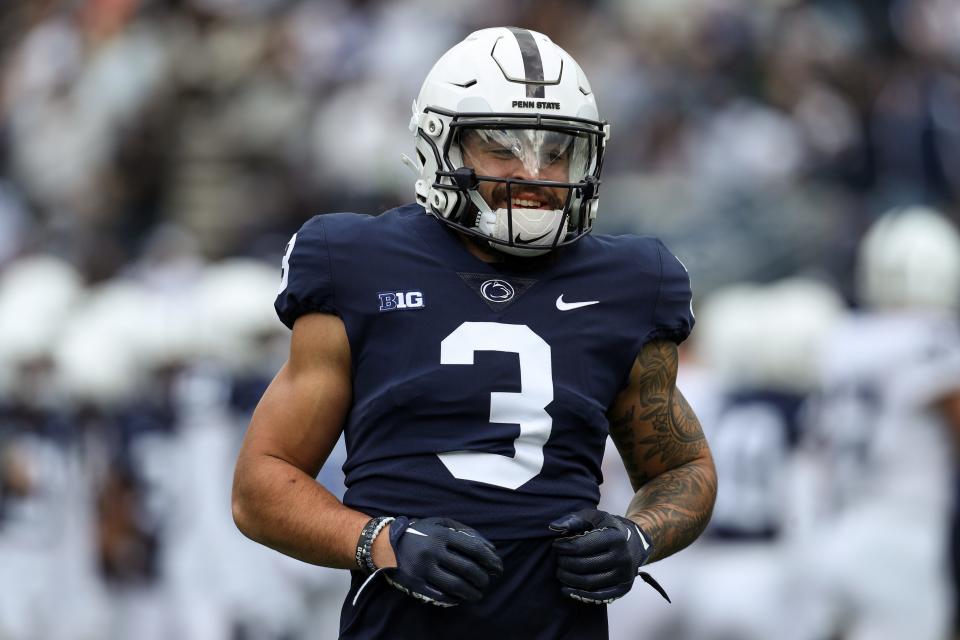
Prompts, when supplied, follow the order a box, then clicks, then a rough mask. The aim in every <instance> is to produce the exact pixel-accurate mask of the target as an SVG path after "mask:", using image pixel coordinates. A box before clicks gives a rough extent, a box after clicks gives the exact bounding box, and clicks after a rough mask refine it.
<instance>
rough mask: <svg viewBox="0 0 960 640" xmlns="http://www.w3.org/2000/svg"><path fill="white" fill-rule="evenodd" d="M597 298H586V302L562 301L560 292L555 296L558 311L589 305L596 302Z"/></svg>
mask: <svg viewBox="0 0 960 640" xmlns="http://www.w3.org/2000/svg"><path fill="white" fill-rule="evenodd" d="M598 302H600V301H599V300H587V301H586V302H564V301H563V294H562V293H561V294H560V297H559V298H557V309H560V311H572V310H574V309H579V308H580V307H589V306H590V305H592V304H597V303H598Z"/></svg>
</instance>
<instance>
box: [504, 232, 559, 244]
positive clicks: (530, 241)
mask: <svg viewBox="0 0 960 640" xmlns="http://www.w3.org/2000/svg"><path fill="white" fill-rule="evenodd" d="M548 235H550V232H549V231H547V232H546V233H545V234H543V235H540V236H537V237H536V238H526V239H524V238H521V237H520V234H519V233H518V234H517V237H516V238H514V239H513V243H514V244H533V243H534V242H536V241H537V240H539V239H540V238H546V237H547V236H548Z"/></svg>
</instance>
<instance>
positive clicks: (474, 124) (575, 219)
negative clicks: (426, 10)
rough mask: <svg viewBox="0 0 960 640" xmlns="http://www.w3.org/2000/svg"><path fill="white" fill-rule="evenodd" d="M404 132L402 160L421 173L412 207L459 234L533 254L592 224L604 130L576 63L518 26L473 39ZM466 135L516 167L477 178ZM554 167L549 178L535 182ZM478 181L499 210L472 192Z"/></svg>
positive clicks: (444, 61) (445, 66) (438, 77)
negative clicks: (410, 137) (412, 140)
mask: <svg viewBox="0 0 960 640" xmlns="http://www.w3.org/2000/svg"><path fill="white" fill-rule="evenodd" d="M410 130H411V132H413V134H414V135H415V136H416V149H417V154H416V155H417V158H416V159H415V160H410V159H409V158H405V160H406V161H407V162H408V163H409V164H410V165H411V166H412V167H413V168H414V170H415V171H416V172H417V174H418V180H417V181H416V184H415V190H416V198H417V202H418V203H420V204H421V205H423V206H424V208H425V209H426V210H427V211H428V212H430V213H432V214H433V215H435V216H437V218H438V219H440V220H441V221H443V222H445V223H446V224H447V225H449V226H451V227H453V228H455V229H457V230H459V231H460V232H462V233H466V234H469V235H472V236H476V237H479V238H482V239H484V240H486V241H487V242H488V243H489V244H490V246H492V247H494V248H496V249H499V250H501V251H505V252H507V253H511V254H514V255H521V256H534V255H541V254H544V253H546V252H548V251H550V250H551V249H554V248H555V247H558V246H563V245H567V244H570V243H572V242H574V241H576V240H577V239H579V238H581V237H582V236H583V235H585V234H586V233H589V231H590V229H591V227H592V226H593V221H594V218H595V217H596V215H597V201H598V189H599V184H600V169H601V166H602V164H603V151H604V148H605V146H606V143H607V140H608V139H609V137H610V128H609V125H607V124H606V123H605V122H603V121H601V120H599V115H598V112H597V105H596V101H595V100H594V97H593V92H592V90H591V89H590V84H589V83H588V82H587V79H586V76H584V74H583V71H582V70H581V69H580V66H579V65H578V64H577V63H576V61H575V60H574V59H573V58H572V57H570V55H569V54H568V53H567V52H566V51H564V50H563V49H561V48H560V47H558V46H557V45H556V44H554V43H553V42H551V40H550V39H549V38H548V37H547V36H545V35H543V34H541V33H537V32H535V31H530V30H527V29H518V28H515V27H497V28H492V29H482V30H480V31H475V32H474V33H472V34H470V35H469V36H468V37H467V38H466V39H465V40H464V41H463V42H461V43H459V44H457V45H456V46H454V47H453V48H452V49H450V50H449V51H447V53H445V54H444V55H443V56H442V57H441V58H440V60H439V61H438V62H437V63H436V65H434V67H433V69H432V70H431V71H430V73H429V74H428V75H427V78H426V80H425V81H424V83H423V87H422V88H421V90H420V95H419V97H418V98H417V100H416V101H415V102H414V103H413V117H412V118H411V120H410ZM468 137H472V140H474V141H479V143H481V144H483V145H486V146H490V147H493V146H495V147H497V148H498V152H499V153H500V154H502V157H503V158H504V159H505V160H509V161H514V164H515V166H517V167H522V169H518V171H516V172H514V173H513V175H508V176H502V175H501V176H496V175H483V174H481V173H480V172H478V171H476V170H475V168H474V166H473V163H472V162H469V159H467V161H465V158H464V154H463V148H462V145H461V142H462V141H463V140H466V139H468ZM561 163H562V164H561ZM564 165H566V167H567V169H566V170H564V169H563V167H564ZM551 166H552V167H554V171H552V172H549V173H550V176H549V177H550V178H551V179H549V180H544V179H541V177H542V176H541V174H542V173H548V171H547V168H548V167H551ZM557 167H560V171H561V172H563V173H564V175H563V176H562V177H558V175H557V170H556V168H557ZM484 183H486V184H487V185H488V186H491V185H492V188H493V190H494V191H493V194H494V196H495V197H494V198H493V200H494V203H493V204H494V206H496V207H497V208H496V209H494V208H492V207H491V205H490V204H489V203H488V202H487V201H486V200H485V199H484V198H483V196H482V195H481V193H480V191H479V189H480V185H481V184H484ZM558 192H559V193H563V194H565V198H559V197H557V195H556V193H558Z"/></svg>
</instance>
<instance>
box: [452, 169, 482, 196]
mask: <svg viewBox="0 0 960 640" xmlns="http://www.w3.org/2000/svg"><path fill="white" fill-rule="evenodd" d="M451 178H453V182H454V184H456V185H457V188H458V189H460V190H461V191H470V190H471V189H476V188H477V187H478V186H480V180H478V179H477V172H476V171H474V170H473V168H472V167H460V168H459V169H457V170H455V171H454V172H453V175H451Z"/></svg>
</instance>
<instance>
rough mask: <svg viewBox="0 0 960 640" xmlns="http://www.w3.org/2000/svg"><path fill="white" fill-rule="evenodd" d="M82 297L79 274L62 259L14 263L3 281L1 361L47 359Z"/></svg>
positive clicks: (35, 258) (0, 298) (32, 258)
mask: <svg viewBox="0 0 960 640" xmlns="http://www.w3.org/2000/svg"><path fill="white" fill-rule="evenodd" d="M82 295H83V283H82V281H81V278H80V275H79V274H78V273H77V271H76V269H74V268H73V266H71V265H70V264H69V263H67V262H65V261H63V260H61V259H60V258H56V257H53V256H46V255H34V256H28V257H25V258H22V259H20V260H17V261H16V262H14V263H12V264H11V265H10V266H9V267H7V269H6V270H5V271H4V272H3V275H2V278H0V359H2V360H6V361H8V362H11V363H24V362H27V361H31V360H36V359H41V358H45V357H48V356H49V355H50V353H51V351H52V349H53V342H54V340H55V339H56V338H57V336H58V334H59V333H60V331H61V330H62V329H63V326H64V323H65V322H66V321H67V318H68V316H69V314H70V313H72V312H73V309H74V305H76V304H77V303H78V301H79V300H80V298H81V297H82Z"/></svg>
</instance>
